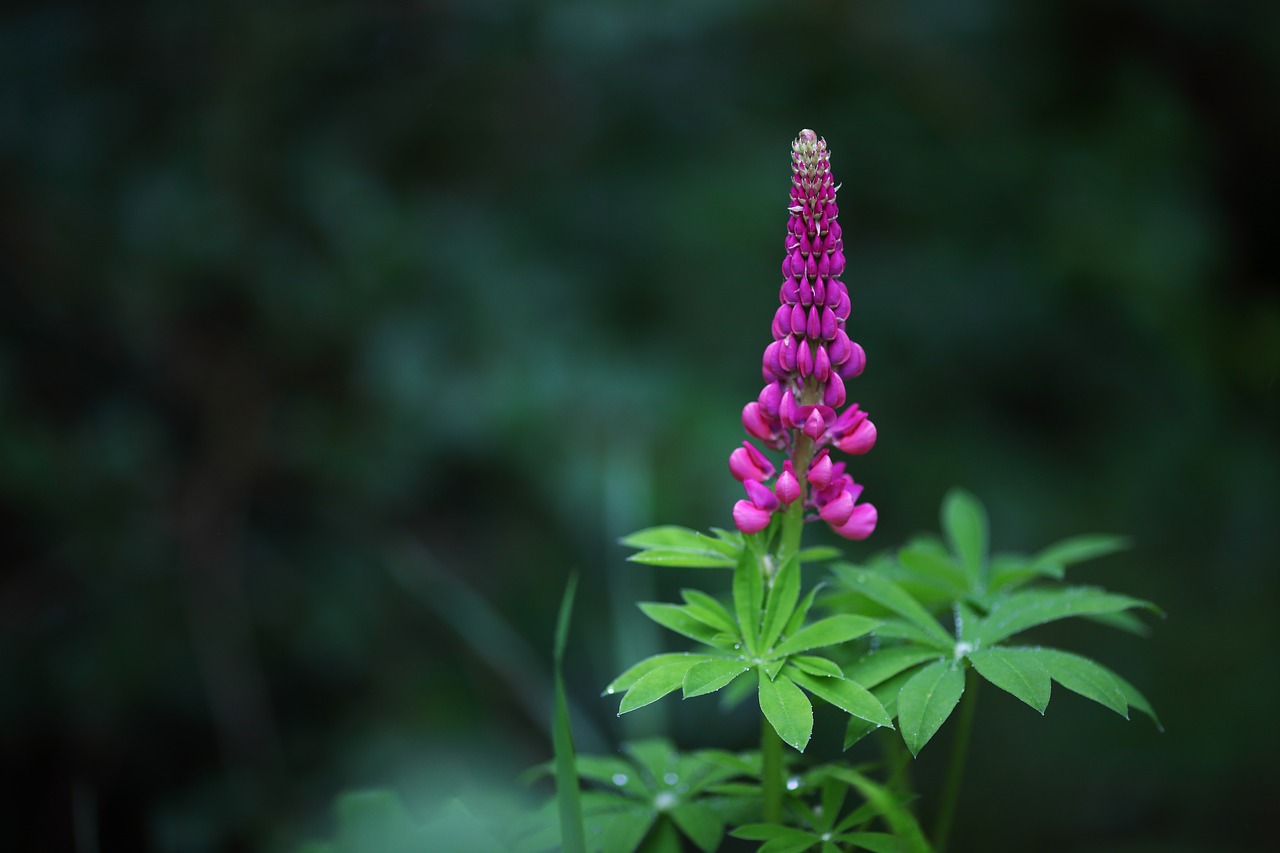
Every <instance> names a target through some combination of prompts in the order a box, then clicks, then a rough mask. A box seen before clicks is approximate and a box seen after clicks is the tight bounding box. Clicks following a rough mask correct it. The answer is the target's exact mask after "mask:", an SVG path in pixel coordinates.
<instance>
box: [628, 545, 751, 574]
mask: <svg viewBox="0 0 1280 853" xmlns="http://www.w3.org/2000/svg"><path fill="white" fill-rule="evenodd" d="M627 560H628V562H632V563H640V564H642V565H645V566H669V567H671V568H677V569H727V568H730V567H732V566H733V563H734V561H733V558H732V557H726V556H724V555H722V554H716V553H712V552H710V551H677V550H675V549H673V548H654V549H653V550H650V551H640V552H639V553H636V554H632V555H631V556H630V557H627Z"/></svg>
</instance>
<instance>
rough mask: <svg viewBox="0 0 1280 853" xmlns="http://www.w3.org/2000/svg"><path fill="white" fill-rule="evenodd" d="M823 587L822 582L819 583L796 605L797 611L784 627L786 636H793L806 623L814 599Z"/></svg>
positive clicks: (783, 630) (783, 631)
mask: <svg viewBox="0 0 1280 853" xmlns="http://www.w3.org/2000/svg"><path fill="white" fill-rule="evenodd" d="M821 588H822V584H818V586H815V587H814V588H813V589H811V590H809V594H808V595H806V596H805V597H804V600H803V601H801V602H800V605H799V606H798V607H796V609H795V612H793V613H792V614H791V618H790V619H788V620H787V626H786V627H785V628H783V629H782V633H783V635H784V636H787V637H789V636H791V635H792V634H794V633H795V632H796V631H799V630H800V627H801V626H802V625H804V620H805V617H806V616H808V615H809V608H811V607H813V599H814V597H815V596H817V594H818V590H820V589H821Z"/></svg>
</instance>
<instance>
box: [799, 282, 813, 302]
mask: <svg viewBox="0 0 1280 853" xmlns="http://www.w3.org/2000/svg"><path fill="white" fill-rule="evenodd" d="M800 304H801V305H803V306H804V307H806V308H808V307H809V306H810V305H812V304H813V285H812V284H810V283H809V279H807V278H802V279H800Z"/></svg>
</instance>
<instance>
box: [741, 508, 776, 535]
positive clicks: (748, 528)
mask: <svg viewBox="0 0 1280 853" xmlns="http://www.w3.org/2000/svg"><path fill="white" fill-rule="evenodd" d="M772 516H773V513H771V512H769V511H768V510H763V509H760V508H759V507H758V506H756V505H755V504H753V503H751V501H738V502H737V503H735V504H734V505H733V523H734V525H735V526H736V527H737V528H738V529H739V530H741V531H742V532H743V533H747V534H751V533H759V532H760V531H761V530H764V529H765V528H766V527H768V526H769V519H770V518H771V517H772Z"/></svg>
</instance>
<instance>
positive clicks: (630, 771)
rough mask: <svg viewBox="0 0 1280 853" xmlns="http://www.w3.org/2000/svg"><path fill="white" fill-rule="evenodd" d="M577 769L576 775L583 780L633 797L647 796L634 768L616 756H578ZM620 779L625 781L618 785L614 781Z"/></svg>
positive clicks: (647, 793) (647, 792) (646, 791)
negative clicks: (597, 783) (623, 778)
mask: <svg viewBox="0 0 1280 853" xmlns="http://www.w3.org/2000/svg"><path fill="white" fill-rule="evenodd" d="M577 768H578V775H579V776H581V777H582V778H583V779H590V780H591V781H593V782H599V783H600V784H602V785H607V786H609V787H610V788H616V789H618V790H621V791H625V792H626V793H628V794H630V795H631V796H633V797H647V796H649V791H648V789H647V788H646V787H645V786H644V783H643V782H642V781H641V780H640V778H639V775H638V774H637V773H636V771H635V768H634V767H632V766H631V764H630V763H629V762H626V761H623V760H622V759H621V758H618V757H616V756H612V755H579V756H578V761H577ZM622 777H625V779H626V780H625V781H624V782H623V783H622V784H621V785H618V784H617V783H616V782H615V781H614V780H615V779H616V778H622Z"/></svg>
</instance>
